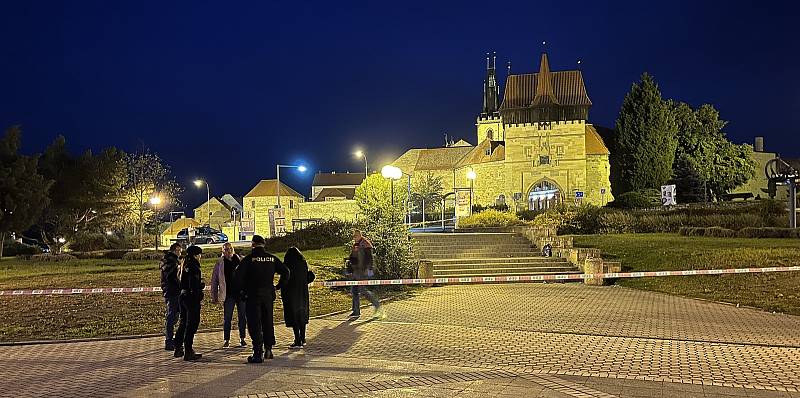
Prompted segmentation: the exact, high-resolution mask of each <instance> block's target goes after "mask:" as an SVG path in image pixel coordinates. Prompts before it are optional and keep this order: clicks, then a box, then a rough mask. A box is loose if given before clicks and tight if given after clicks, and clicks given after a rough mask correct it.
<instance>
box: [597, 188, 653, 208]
mask: <svg viewBox="0 0 800 398" xmlns="http://www.w3.org/2000/svg"><path fill="white" fill-rule="evenodd" d="M660 198H661V193H660V192H658V191H657V190H655V189H644V190H641V191H632V192H625V193H623V194H621V195H619V196H617V197H616V198H614V201H612V202H611V203H609V204H608V207H615V208H620V209H642V208H647V207H654V206H661V199H660Z"/></svg>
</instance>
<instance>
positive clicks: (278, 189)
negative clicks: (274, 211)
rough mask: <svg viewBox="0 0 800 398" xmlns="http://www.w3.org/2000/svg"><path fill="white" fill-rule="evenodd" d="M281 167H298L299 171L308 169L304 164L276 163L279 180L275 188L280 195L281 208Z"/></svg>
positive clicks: (279, 205) (302, 171)
mask: <svg viewBox="0 0 800 398" xmlns="http://www.w3.org/2000/svg"><path fill="white" fill-rule="evenodd" d="M281 167H283V168H287V169H297V171H299V172H301V173H304V172H305V171H306V166H303V165H302V164H301V165H291V164H276V165H275V171H276V173H275V174H276V175H277V180H278V184H276V185H277V187H276V188H275V190H276V191H278V195H277V196H278V208H279V209H280V208H281Z"/></svg>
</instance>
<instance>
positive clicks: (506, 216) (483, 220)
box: [458, 209, 525, 228]
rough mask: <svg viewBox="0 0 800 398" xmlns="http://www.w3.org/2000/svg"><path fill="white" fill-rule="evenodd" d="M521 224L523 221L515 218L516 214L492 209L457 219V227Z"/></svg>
mask: <svg viewBox="0 0 800 398" xmlns="http://www.w3.org/2000/svg"><path fill="white" fill-rule="evenodd" d="M523 224H525V222H524V221H522V220H520V219H519V218H517V215H516V214H514V213H511V212H507V211H498V210H493V209H489V210H484V211H482V212H480V213H477V214H473V215H471V216H468V217H464V218H462V219H460V220H458V227H459V228H482V227H511V226H514V225H523Z"/></svg>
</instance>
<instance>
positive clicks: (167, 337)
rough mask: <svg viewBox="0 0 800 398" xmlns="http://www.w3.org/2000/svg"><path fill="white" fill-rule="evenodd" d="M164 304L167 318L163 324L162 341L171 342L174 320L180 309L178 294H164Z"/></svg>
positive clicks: (175, 320) (173, 332)
mask: <svg viewBox="0 0 800 398" xmlns="http://www.w3.org/2000/svg"><path fill="white" fill-rule="evenodd" d="M164 304H166V307H167V312H166V314H165V317H166V319H167V321H166V323H165V325H164V342H165V343H172V339H173V338H174V336H175V322H177V321H178V313H180V311H181V306H180V296H178V295H174V296H165V297H164Z"/></svg>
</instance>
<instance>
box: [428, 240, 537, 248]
mask: <svg viewBox="0 0 800 398" xmlns="http://www.w3.org/2000/svg"><path fill="white" fill-rule="evenodd" d="M492 246H533V244H532V243H531V242H529V241H527V240H507V241H502V242H449V243H448V242H435V243H433V242H431V243H420V242H417V247H432V248H438V247H492Z"/></svg>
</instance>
